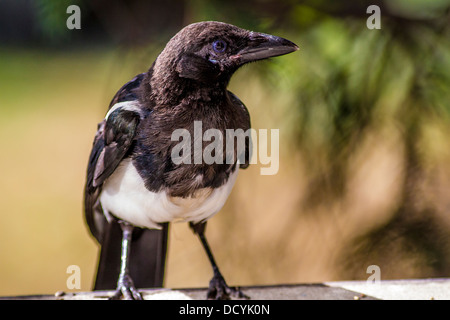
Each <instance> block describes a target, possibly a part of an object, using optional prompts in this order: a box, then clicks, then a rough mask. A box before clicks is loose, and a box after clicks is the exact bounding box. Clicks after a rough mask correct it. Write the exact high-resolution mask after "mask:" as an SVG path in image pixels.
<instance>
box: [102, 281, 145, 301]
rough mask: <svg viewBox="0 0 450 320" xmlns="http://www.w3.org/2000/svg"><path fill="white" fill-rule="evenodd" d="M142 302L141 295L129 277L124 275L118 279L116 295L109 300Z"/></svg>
mask: <svg viewBox="0 0 450 320" xmlns="http://www.w3.org/2000/svg"><path fill="white" fill-rule="evenodd" d="M121 298H123V299H124V300H143V299H142V295H141V294H140V293H139V291H138V290H137V289H136V287H135V286H134V284H133V280H131V277H130V276H129V275H125V276H124V277H123V279H120V280H119V281H118V283H117V289H116V293H114V295H113V296H112V297H111V298H110V300H121Z"/></svg>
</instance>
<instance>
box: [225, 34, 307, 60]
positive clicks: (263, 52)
mask: <svg viewBox="0 0 450 320" xmlns="http://www.w3.org/2000/svg"><path fill="white" fill-rule="evenodd" d="M298 49H299V48H298V46H297V45H296V44H295V43H293V42H291V41H289V40H286V39H284V38H281V37H276V36H272V35H270V34H265V33H258V32H250V35H249V42H248V44H247V47H245V48H244V49H242V50H241V51H239V52H238V53H237V54H236V55H234V56H232V57H231V58H233V59H236V60H238V61H239V64H241V65H242V64H244V63H247V62H252V61H257V60H262V59H267V58H271V57H277V56H281V55H284V54H288V53H291V52H294V51H297V50H298Z"/></svg>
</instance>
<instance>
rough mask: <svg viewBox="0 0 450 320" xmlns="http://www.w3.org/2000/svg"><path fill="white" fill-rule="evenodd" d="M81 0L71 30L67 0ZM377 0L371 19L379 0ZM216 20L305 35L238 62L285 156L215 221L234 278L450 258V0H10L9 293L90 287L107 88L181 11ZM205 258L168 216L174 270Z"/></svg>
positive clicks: (429, 270)
mask: <svg viewBox="0 0 450 320" xmlns="http://www.w3.org/2000/svg"><path fill="white" fill-rule="evenodd" d="M70 4H77V5H79V6H80V8H81V30H68V29H67V28H66V20H67V18H68V17H69V14H67V13H66V9H67V6H68V5H70ZM372 4H376V5H378V6H379V7H380V9H381V29H374V30H370V29H368V28H367V26H366V21H367V19H368V18H369V16H370V14H367V13H366V9H367V7H368V6H369V5H372ZM200 20H219V21H224V22H228V23H232V24H236V25H238V26H240V27H244V28H248V29H252V30H257V31H262V32H266V33H271V34H275V35H278V36H282V37H285V38H288V39H290V40H292V41H294V42H295V43H297V44H298V45H299V46H300V51H299V52H296V53H293V54H290V55H287V56H284V57H280V58H276V59H272V60H270V61H265V62H261V63H257V64H251V65H250V66H246V67H244V68H243V69H242V70H239V71H238V72H237V74H236V75H235V76H234V77H233V79H232V81H231V83H230V90H231V91H233V92H234V93H235V94H237V95H238V96H239V97H240V98H241V100H242V101H244V103H245V104H246V105H247V107H248V109H249V110H250V113H251V117H252V125H253V127H254V128H265V129H280V168H279V172H278V174H276V175H274V176H262V175H260V174H259V172H260V165H253V166H251V168H249V169H248V170H245V171H242V172H241V173H240V176H239V178H238V180H237V183H236V185H235V188H234V191H233V192H232V194H231V196H230V198H229V201H228V202H227V204H226V205H225V207H224V209H223V210H222V212H221V213H219V214H218V215H217V216H215V217H214V218H213V219H212V220H211V221H210V222H209V224H208V229H207V236H208V238H209V240H210V242H211V246H212V248H213V250H214V253H215V255H216V256H217V257H216V258H217V260H218V263H219V265H220V267H221V270H222V272H223V274H224V276H225V277H226V279H227V281H228V283H230V284H231V285H263V284H280V283H300V282H321V281H332V280H351V279H362V280H364V279H367V278H368V276H369V274H367V273H366V270H367V267H368V266H369V265H378V266H379V267H380V269H381V279H396V278H425V277H448V276H450V215H449V211H450V197H449V195H448V194H449V192H450V148H449V138H450V125H449V124H450V25H449V22H450V1H449V0H434V1H427V0H389V1H376V0H374V1H292V0H283V1H279V0H277V1H274V0H251V1H246V2H243V1H236V0H229V1H226V2H225V1H217V0H216V1H206V0H204V1H203V0H192V1H175V0H171V1H145V0H134V1H106V0H93V1H88V0H85V1H82V0H71V1H67V0H64V1H56V0H54V1H52V0H40V1H38V0H35V1H33V0H1V1H0V146H1V148H0V149H1V156H0V170H1V178H0V257H1V258H0V259H1V260H0V261H1V262H0V295H19V294H20V295H22V294H43V293H54V292H56V291H59V290H63V291H70V290H68V289H67V287H66V280H67V277H68V276H69V275H68V274H67V273H66V269H67V267H68V266H69V265H78V266H79V267H80V268H81V290H90V289H91V286H92V283H93V277H94V274H95V266H96V262H97V250H98V247H97V244H96V243H95V242H94V240H93V239H92V238H91V236H90V234H89V232H88V230H87V228H86V226H85V224H84V219H83V213H82V195H83V184H84V179H85V170H86V164H87V158H88V155H89V152H90V148H91V144H92V140H93V137H94V134H95V131H96V125H97V123H98V122H99V121H100V120H101V119H102V118H103V116H104V114H105V112H106V108H107V106H108V104H109V101H110V99H111V98H112V96H113V95H114V93H115V92H116V90H117V89H118V88H120V86H121V85H122V84H123V83H125V82H127V81H128V80H129V79H131V78H132V77H133V76H134V75H135V74H137V73H140V72H143V71H145V70H147V69H148V67H149V66H150V65H151V63H152V62H153V60H154V59H155V58H156V56H157V54H158V53H159V52H160V50H161V49H162V48H163V46H164V44H165V43H166V42H167V41H168V39H169V38H170V37H171V36H172V35H173V34H175V33H176V32H177V31H178V30H179V29H181V28H182V27H183V26H184V25H187V24H189V23H191V22H196V21H200ZM211 276H212V272H211V270H210V266H209V263H208V261H207V258H206V256H205V254H204V252H203V250H202V248H201V245H200V243H199V242H198V240H197V239H196V237H194V236H193V235H192V233H191V231H190V230H189V229H188V227H187V225H186V224H175V225H172V228H171V233H170V241H169V255H168V262H167V268H166V281H165V286H166V287H176V288H179V287H204V286H206V285H207V284H208V281H209V279H210V277H211Z"/></svg>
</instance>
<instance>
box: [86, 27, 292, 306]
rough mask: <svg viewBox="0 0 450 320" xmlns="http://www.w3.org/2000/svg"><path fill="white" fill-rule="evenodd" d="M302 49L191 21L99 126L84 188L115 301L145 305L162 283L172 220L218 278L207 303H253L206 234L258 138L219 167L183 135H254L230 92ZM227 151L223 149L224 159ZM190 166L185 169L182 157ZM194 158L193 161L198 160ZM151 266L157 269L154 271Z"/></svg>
mask: <svg viewBox="0 0 450 320" xmlns="http://www.w3.org/2000/svg"><path fill="white" fill-rule="evenodd" d="M298 49H299V48H298V46H297V45H296V44H294V43H293V42H291V41H289V40H287V39H284V38H281V37H278V36H273V35H269V34H265V33H261V32H254V31H250V30H246V29H242V28H240V27H237V26H235V25H231V24H228V23H224V22H218V21H202V22H196V23H192V24H189V25H187V26H185V27H184V28H183V29H181V30H180V31H179V32H178V33H176V34H175V35H174V36H173V37H172V38H171V39H170V40H169V41H168V43H167V44H166V46H165V47H164V49H163V50H162V51H161V53H160V54H159V55H158V56H157V58H156V60H155V61H154V62H153V64H152V65H151V67H150V68H149V69H148V71H147V72H144V73H141V74H138V75H137V76H136V77H134V78H133V79H132V80H131V81H129V82H127V83H126V84H125V85H124V86H122V88H120V89H119V91H118V92H117V93H116V94H115V96H114V97H113V99H112V101H111V103H110V105H109V108H108V111H107V113H106V115H105V118H104V119H103V120H102V121H101V122H100V123H99V124H98V127H97V133H96V135H95V138H94V142H93V145H92V151H91V153H90V156H89V161H88V167H87V175H86V184H85V189H84V211H85V220H86V222H87V225H88V227H89V230H90V232H91V234H92V235H93V236H94V237H95V238H96V239H97V240H98V242H99V243H100V245H101V250H100V258H99V267H98V270H97V280H96V283H97V284H98V285H96V287H97V288H101V287H102V285H104V286H108V285H109V286H111V281H113V280H114V278H115V279H116V280H117V281H116V282H115V284H116V285H115V288H114V289H115V293H114V295H113V296H112V299H126V300H141V299H142V298H143V297H142V294H141V293H140V292H139V290H138V289H137V288H138V287H139V286H140V284H139V285H138V283H144V284H161V283H162V278H163V272H164V270H163V269H164V261H165V258H166V250H167V249H166V247H167V235H168V230H169V227H168V226H169V223H171V222H177V221H184V222H187V223H189V226H190V227H191V229H192V231H193V232H194V234H196V235H197V236H198V238H199V239H200V242H201V244H202V246H203V248H204V250H205V252H206V254H207V256H208V259H209V261H210V264H211V266H212V269H213V277H212V279H211V281H210V283H209V287H208V290H207V296H206V298H207V299H231V298H242V299H245V298H248V296H246V295H245V293H243V292H242V291H241V289H240V288H238V287H230V286H228V284H227V283H226V281H225V279H224V277H223V275H222V274H221V272H220V270H219V268H218V265H217V263H216V261H215V259H214V256H213V254H212V250H211V248H210V246H209V244H208V241H207V239H206V236H205V228H206V223H207V221H208V219H209V218H211V217H212V216H214V215H215V214H216V213H217V212H218V211H220V209H221V208H222V206H223V205H224V203H225V202H226V200H227V198H228V196H229V194H230V192H231V190H232V188H233V185H234V183H235V180H236V176H237V174H238V172H239V170H240V169H245V168H247V167H248V166H249V162H250V157H251V140H250V137H248V136H247V137H246V138H245V144H244V147H243V148H238V147H237V146H235V147H234V149H232V150H231V151H230V150H225V148H224V149H223V150H221V149H220V148H216V150H215V151H214V152H215V159H217V158H219V159H221V160H223V161H216V162H213V163H210V162H208V163H207V162H206V161H204V160H201V161H197V160H198V159H194V156H195V155H194V153H195V151H196V150H195V148H196V147H197V149H198V148H199V147H200V149H201V150H200V151H202V150H203V151H204V150H205V148H206V147H207V143H206V142H205V141H202V142H200V144H198V141H197V140H198V139H197V140H196V139H195V138H194V139H191V140H190V141H189V140H188V141H187V142H186V144H185V145H184V146H187V147H189V146H191V147H193V148H194V152H187V151H186V150H185V149H183V150H182V151H180V152H178V153H177V152H175V154H177V156H178V158H177V157H174V150H175V149H176V147H177V145H179V144H180V140H176V139H175V140H174V139H173V133H174V131H176V130H184V132H187V133H189V134H192V135H194V134H195V132H194V131H195V128H194V127H195V125H196V124H198V123H199V122H200V123H201V125H202V130H203V132H206V131H207V130H210V129H211V130H216V131H217V132H219V133H223V136H224V137H226V131H227V130H229V129H233V130H239V129H241V130H242V131H244V132H245V131H247V130H249V129H250V127H251V125H250V115H249V112H248V110H247V108H246V106H245V105H244V103H243V102H242V101H241V100H240V99H239V98H238V97H237V96H236V95H234V94H233V93H232V92H230V91H229V90H228V89H227V86H228V84H229V82H230V79H231V77H232V75H233V74H234V73H235V71H236V70H237V69H239V68H240V67H242V66H243V65H245V64H247V63H250V62H254V61H258V60H263V59H267V58H271V57H276V56H280V55H284V54H288V53H291V52H294V51H296V50H298ZM222 151H223V152H222ZM180 159H181V160H184V161H182V162H180V161H179V160H180ZM191 160H192V161H191ZM146 265H148V268H146Z"/></svg>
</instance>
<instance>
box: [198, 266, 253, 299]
mask: <svg viewBox="0 0 450 320" xmlns="http://www.w3.org/2000/svg"><path fill="white" fill-rule="evenodd" d="M206 298H207V299H208V300H231V299H232V298H234V299H250V297H249V296H247V295H246V294H244V293H243V292H242V291H241V289H240V288H238V287H229V286H228V285H227V283H226V282H225V279H224V278H223V276H222V275H221V274H220V273H218V272H214V277H213V278H212V279H211V281H210V282H209V289H208V293H207V295H206Z"/></svg>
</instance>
